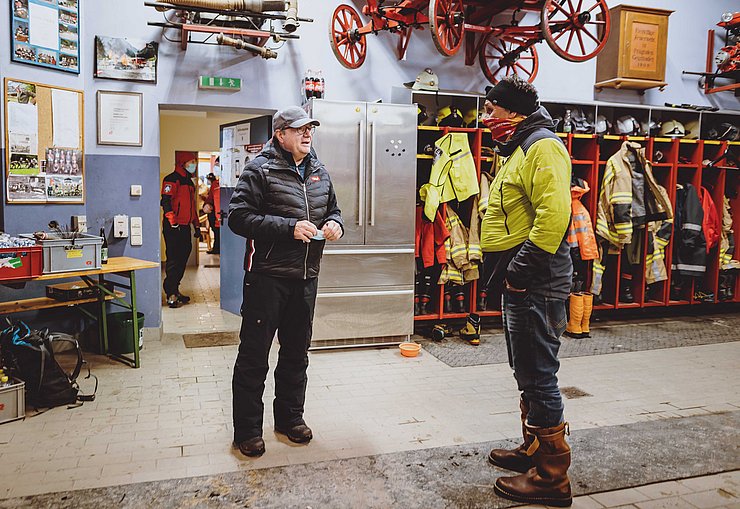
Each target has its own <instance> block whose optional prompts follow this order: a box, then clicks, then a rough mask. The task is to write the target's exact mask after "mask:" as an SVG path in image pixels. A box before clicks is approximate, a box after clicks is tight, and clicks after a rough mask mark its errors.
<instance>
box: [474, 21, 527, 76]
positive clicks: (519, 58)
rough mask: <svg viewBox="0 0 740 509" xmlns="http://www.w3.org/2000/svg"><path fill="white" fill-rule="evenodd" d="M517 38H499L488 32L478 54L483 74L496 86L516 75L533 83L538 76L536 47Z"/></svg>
mask: <svg viewBox="0 0 740 509" xmlns="http://www.w3.org/2000/svg"><path fill="white" fill-rule="evenodd" d="M526 44H527V41H525V40H522V39H517V38H515V37H497V36H495V35H494V32H488V34H486V37H485V38H484V39H483V42H482V44H481V48H480V53H478V62H479V63H480V68H481V70H483V74H484V75H485V76H486V78H487V79H488V81H490V82H491V83H493V84H494V85H495V84H496V83H498V82H499V81H500V80H501V79H502V78H504V77H506V76H511V75H512V74H516V75H517V76H519V77H520V78H522V79H523V80H526V81H529V82H530V83H532V82H533V81H534V78H535V77H536V76H537V70H538V69H539V59H538V57H537V50H536V49H535V48H534V46H529V47H527V46H526Z"/></svg>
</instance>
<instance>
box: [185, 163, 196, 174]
mask: <svg viewBox="0 0 740 509" xmlns="http://www.w3.org/2000/svg"><path fill="white" fill-rule="evenodd" d="M197 169H198V165H197V164H195V163H188V164H186V165H185V171H187V172H188V173H190V174H191V175H193V174H194V173H195V170H197Z"/></svg>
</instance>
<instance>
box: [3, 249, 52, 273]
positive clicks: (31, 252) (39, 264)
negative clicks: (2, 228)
mask: <svg viewBox="0 0 740 509" xmlns="http://www.w3.org/2000/svg"><path fill="white" fill-rule="evenodd" d="M43 249H44V248H43V247H41V246H30V247H4V248H0V281H12V280H14V279H29V278H32V277H38V276H40V275H41V274H42V272H43V270H44V256H43Z"/></svg>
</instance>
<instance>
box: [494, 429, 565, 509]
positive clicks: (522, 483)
mask: <svg viewBox="0 0 740 509" xmlns="http://www.w3.org/2000/svg"><path fill="white" fill-rule="evenodd" d="M527 433H529V434H531V435H533V437H532V447H530V451H531V450H533V452H531V454H532V461H533V462H534V467H533V468H531V469H529V471H527V472H526V473H524V474H520V475H517V476H514V477H499V478H498V479H496V484H495V485H494V487H493V489H494V491H495V492H496V494H497V495H499V496H500V497H503V498H507V499H509V500H515V501H517V502H524V503H528V504H542V505H547V506H555V507H570V505H571V504H572V503H573V497H572V496H571V492H570V480H569V479H568V467H569V466H570V446H569V445H568V443H567V442H566V441H565V435H566V433H568V424H567V423H563V424H560V425H558V426H555V427H553V428H535V427H532V426H527Z"/></svg>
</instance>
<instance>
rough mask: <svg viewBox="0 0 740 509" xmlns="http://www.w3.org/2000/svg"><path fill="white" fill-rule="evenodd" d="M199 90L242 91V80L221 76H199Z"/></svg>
mask: <svg viewBox="0 0 740 509" xmlns="http://www.w3.org/2000/svg"><path fill="white" fill-rule="evenodd" d="M198 88H201V89H207V90H241V89H242V80H241V78H224V77H221V76H199V77H198Z"/></svg>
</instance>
